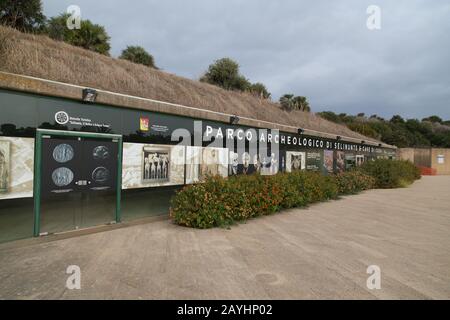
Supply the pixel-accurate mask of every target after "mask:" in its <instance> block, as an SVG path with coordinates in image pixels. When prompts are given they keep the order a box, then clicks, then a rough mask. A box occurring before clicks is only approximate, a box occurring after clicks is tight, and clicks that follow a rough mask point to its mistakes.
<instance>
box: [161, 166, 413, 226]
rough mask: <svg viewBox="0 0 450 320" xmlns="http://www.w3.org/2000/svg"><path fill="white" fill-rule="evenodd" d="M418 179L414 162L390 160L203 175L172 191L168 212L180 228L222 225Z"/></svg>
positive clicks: (398, 185)
mask: <svg viewBox="0 0 450 320" xmlns="http://www.w3.org/2000/svg"><path fill="white" fill-rule="evenodd" d="M418 178H420V173H419V172H418V170H417V169H416V168H415V167H414V165H412V164H410V163H408V162H404V161H392V160H377V161H374V162H368V163H367V164H365V165H364V166H363V167H362V168H359V169H356V170H353V171H349V172H344V173H340V174H337V175H332V176H324V175H322V174H320V173H316V172H307V171H296V172H292V173H280V174H278V175H275V176H260V175H249V176H244V175H242V176H235V177H230V178H227V179H225V178H222V177H217V176H216V177H208V178H207V179H206V181H205V182H204V183H202V184H196V185H190V186H186V187H185V188H183V189H182V190H181V191H179V192H178V193H177V194H176V196H175V197H174V198H173V199H172V205H171V210H170V216H171V218H172V220H173V221H174V222H175V223H177V224H179V225H182V226H186V227H192V228H200V229H206V228H213V227H226V226H230V225H232V224H234V223H237V222H239V221H246V220H248V219H252V218H256V217H259V216H263V215H270V214H274V213H276V212H279V211H280V210H282V209H289V208H300V207H306V206H308V205H310V204H312V203H316V202H320V201H327V200H331V199H336V198H338V196H339V195H348V194H356V193H359V192H361V191H364V190H369V189H372V188H374V187H380V188H386V187H388V188H392V187H401V186H404V185H405V183H411V182H413V181H414V180H416V179H418Z"/></svg>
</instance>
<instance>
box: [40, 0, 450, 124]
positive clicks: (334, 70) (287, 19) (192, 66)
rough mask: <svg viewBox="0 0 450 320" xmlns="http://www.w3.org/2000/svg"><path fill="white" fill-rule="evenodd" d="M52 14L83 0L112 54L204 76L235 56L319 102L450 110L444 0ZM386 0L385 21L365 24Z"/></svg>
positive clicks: (274, 82) (278, 88)
mask: <svg viewBox="0 0 450 320" xmlns="http://www.w3.org/2000/svg"><path fill="white" fill-rule="evenodd" d="M43 2H44V9H45V13H46V14H47V15H48V16H52V15H56V14H58V13H60V12H62V11H64V10H65V9H66V8H67V6H68V5H70V4H77V5H79V6H80V7H81V9H82V15H83V18H88V19H91V20H92V21H94V22H96V23H100V24H102V25H105V26H106V28H107V30H108V32H109V34H110V35H111V38H112V47H113V48H112V53H113V55H115V56H117V55H119V53H120V51H121V49H123V48H124V47H125V46H126V45H129V44H139V45H142V46H144V47H145V48H146V49H147V50H148V51H150V52H151V53H152V54H153V55H154V56H155V58H156V62H157V64H158V66H160V67H162V68H163V69H164V70H166V71H168V72H171V73H175V74H178V75H181V76H185V77H189V78H193V79H196V78H198V77H199V76H200V75H201V74H202V72H203V71H204V70H205V69H206V68H207V66H208V65H209V63H211V62H212V61H213V60H215V59H217V58H221V57H225V56H230V57H232V58H234V59H236V60H237V61H239V63H240V64H241V68H242V72H243V73H244V74H245V75H246V76H247V77H249V78H250V80H251V81H254V82H256V81H260V82H263V83H265V84H266V85H267V86H268V87H269V89H270V90H271V92H272V93H273V95H274V97H275V98H278V97H279V96H280V95H282V94H284V93H288V92H292V93H295V94H299V95H305V96H308V97H309V98H310V100H311V104H312V106H313V109H314V110H315V111H321V110H333V111H335V112H347V113H357V112H365V113H366V114H375V113H376V114H378V115H382V116H385V117H390V116H392V115H393V114H402V115H403V116H405V117H418V118H421V117H424V116H428V115H431V114H438V115H440V116H441V117H443V118H446V119H450V105H449V104H450V72H449V71H450V64H449V62H448V61H449V58H450V42H449V41H448V40H447V38H448V34H447V33H448V31H449V30H450V19H448V17H449V16H450V4H449V3H446V2H444V1H441V2H440V1H406V0H401V1H387V0H383V1H380V0H370V1H367V0H364V1H361V0H353V1H344V0H339V1H298V0H277V1H275V0H272V1H269V0H227V1H224V0H216V1H210V0H190V1H183V0H167V1H153V0H148V1H123V0H122V1H119V0H108V1H106V0H103V1H96V2H92V1H88V0H77V1H73V0H44V1H43ZM371 4H376V5H379V6H380V7H381V9H382V29H381V30H379V31H369V30H368V29H367V28H366V19H367V14H366V8H367V7H368V6H369V5H371Z"/></svg>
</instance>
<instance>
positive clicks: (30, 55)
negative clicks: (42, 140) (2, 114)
mask: <svg viewBox="0 0 450 320" xmlns="http://www.w3.org/2000/svg"><path fill="white" fill-rule="evenodd" d="M0 70H1V71H6V72H11V73H16V74H23V75H29V76H34V77H39V78H45V79H50V80H55V81H61V82H65V83H71V84H76V85H82V86H86V87H93V88H98V89H103V90H108V91H113V92H118V93H123V94H129V95H134V96H139V97H143V98H150V99H155V100H162V101H166V102H171V103H177V104H182V105H186V106H190V107H196V108H201V109H207V110H212V111H217V112H224V113H228V114H237V115H239V116H241V117H249V118H255V119H258V120H264V121H270V122H276V123H280V124H284V125H291V126H296V127H301V128H306V129H310V130H317V131H322V132H327V133H332V134H337V135H343V136H349V137H353V138H357V139H362V138H364V139H365V137H364V136H362V135H360V134H358V133H356V132H353V131H351V130H350V129H348V128H347V127H345V126H341V125H337V124H334V123H332V122H329V121H327V120H324V119H322V118H320V117H319V116H316V115H315V114H313V113H305V112H300V111H293V112H287V111H284V110H282V109H281V108H280V106H279V105H278V104H276V103H273V102H271V101H267V100H261V99H259V98H257V97H254V96H252V95H250V94H247V93H241V92H231V91H226V90H223V89H221V88H218V87H215V86H212V85H209V84H205V83H201V82H199V81H194V80H190V79H186V78H182V77H178V76H176V75H173V74H169V73H167V72H163V71H158V70H154V69H150V68H147V67H145V66H141V65H137V64H134V63H131V62H128V61H125V60H120V59H114V58H111V57H107V56H104V55H100V54H97V53H94V52H91V51H87V50H84V49H82V48H78V47H74V46H71V45H68V44H66V43H63V42H58V41H54V40H52V39H50V38H48V37H46V36H42V35H32V34H24V33H21V32H18V31H16V30H12V29H9V28H5V27H1V26H0Z"/></svg>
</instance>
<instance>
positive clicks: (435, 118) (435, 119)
mask: <svg viewBox="0 0 450 320" xmlns="http://www.w3.org/2000/svg"><path fill="white" fill-rule="evenodd" d="M422 121H423V122H431V123H443V120H442V118H441V117H438V116H431V117H428V118H424V119H423V120H422Z"/></svg>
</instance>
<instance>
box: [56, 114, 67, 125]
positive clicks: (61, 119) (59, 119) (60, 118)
mask: <svg viewBox="0 0 450 320" xmlns="http://www.w3.org/2000/svg"><path fill="white" fill-rule="evenodd" d="M55 121H56V123H58V124H67V123H68V122H69V115H68V114H67V112H65V111H58V112H57V113H55Z"/></svg>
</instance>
